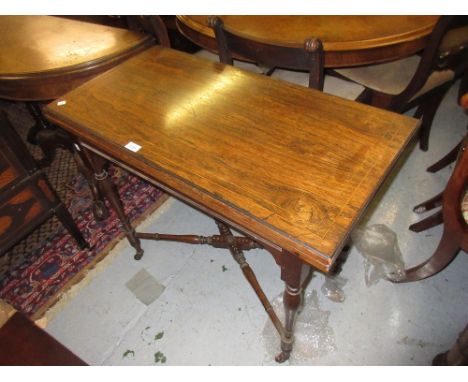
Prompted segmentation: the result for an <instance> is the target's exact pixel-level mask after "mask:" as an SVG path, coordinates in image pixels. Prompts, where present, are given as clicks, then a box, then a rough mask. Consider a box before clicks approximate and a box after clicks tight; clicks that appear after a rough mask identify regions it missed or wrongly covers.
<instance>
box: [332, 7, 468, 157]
mask: <svg viewBox="0 0 468 382" xmlns="http://www.w3.org/2000/svg"><path fill="white" fill-rule="evenodd" d="M467 68H468V25H467V18H466V17H464V16H460V17H456V16H442V17H441V18H440V19H439V21H438V23H437V24H436V26H435V27H434V30H433V31H432V33H431V35H430V37H429V41H428V43H427V46H426V48H425V49H424V51H423V52H422V55H421V56H419V55H414V56H411V57H408V58H404V59H401V60H397V61H393V62H388V63H383V64H377V65H370V66H364V67H356V68H344V69H336V70H335V71H334V73H335V75H337V76H339V77H340V78H343V79H347V80H350V81H353V82H355V83H358V84H361V85H363V86H364V87H365V90H364V91H363V92H362V93H361V95H360V96H359V97H358V98H357V100H358V101H360V102H363V103H366V104H370V105H373V106H377V107H381V108H384V109H388V110H393V111H396V112H399V113H402V112H405V111H407V110H410V109H411V108H413V107H415V106H418V108H417V110H416V113H415V117H416V118H422V125H421V131H420V148H421V149H422V150H424V151H426V150H427V149H428V145H429V132H430V128H431V125H432V120H433V118H434V116H435V113H436V111H437V108H438V106H439V104H440V102H441V101H442V99H443V97H444V95H445V93H446V91H447V90H448V88H449V87H450V85H451V84H452V83H453V81H454V80H455V79H456V78H458V77H460V76H461V75H463V73H465V72H466V69H467Z"/></svg>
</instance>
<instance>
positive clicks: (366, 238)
mask: <svg viewBox="0 0 468 382" xmlns="http://www.w3.org/2000/svg"><path fill="white" fill-rule="evenodd" d="M351 237H352V240H353V243H354V245H355V246H356V248H357V249H358V251H359V252H360V253H361V254H362V256H363V257H364V267H365V282H366V286H371V285H374V284H376V283H377V282H378V281H379V280H380V279H389V280H392V281H399V280H402V279H403V278H404V277H405V263H404V262H403V257H402V255H401V252H400V248H399V247H398V240H397V236H396V233H395V232H393V231H392V230H391V229H390V228H388V227H387V226H385V225H384V224H374V225H371V226H368V227H361V228H358V229H356V230H355V231H354V232H353V234H352V235H351Z"/></svg>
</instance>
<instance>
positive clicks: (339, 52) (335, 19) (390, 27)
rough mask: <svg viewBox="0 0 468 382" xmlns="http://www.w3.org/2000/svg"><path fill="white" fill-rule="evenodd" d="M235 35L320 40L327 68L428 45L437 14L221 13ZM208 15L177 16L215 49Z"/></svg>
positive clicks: (295, 42) (297, 42)
mask: <svg viewBox="0 0 468 382" xmlns="http://www.w3.org/2000/svg"><path fill="white" fill-rule="evenodd" d="M221 18H222V20H223V21H224V24H225V27H226V29H227V30H229V31H230V32H232V33H235V34H238V35H240V36H243V37H246V38H250V39H253V40H257V41H261V42H265V43H270V44H277V45H281V46H295V47H302V46H303V44H304V41H305V40H306V39H308V38H311V37H317V38H320V39H321V41H322V43H323V48H324V50H325V66H326V67H343V66H355V65H364V64H372V63H377V62H384V61H389V60H395V59H398V58H402V57H406V56H409V55H411V54H413V53H415V52H417V51H419V50H421V49H422V48H423V47H424V45H425V40H426V37H427V36H428V35H429V34H430V32H431V31H432V28H433V27H434V25H435V23H436V22H437V19H438V16H236V15H230V16H221ZM207 19H208V16H177V22H178V26H179V29H180V31H181V32H182V34H184V35H185V36H186V37H187V38H188V39H190V40H192V41H193V42H194V43H196V44H198V45H200V46H202V47H203V48H205V49H208V50H211V51H216V42H215V40H214V33H213V30H212V29H211V28H210V27H209V26H208V24H207Z"/></svg>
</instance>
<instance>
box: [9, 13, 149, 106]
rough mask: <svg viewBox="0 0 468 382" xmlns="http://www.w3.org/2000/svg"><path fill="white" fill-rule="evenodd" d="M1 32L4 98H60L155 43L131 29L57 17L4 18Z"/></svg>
mask: <svg viewBox="0 0 468 382" xmlns="http://www.w3.org/2000/svg"><path fill="white" fill-rule="evenodd" d="M0 35H1V36H2V37H1V38H0V51H1V52H2V54H1V55H0V85H1V86H0V88H1V89H0V97H3V98H8V99H16V100H43V99H44V100H45V99H51V98H56V97H57V96H60V95H61V94H63V92H66V91H68V90H70V89H71V88H72V87H73V86H75V85H76V84H77V82H76V81H78V77H79V81H81V82H83V81H84V80H85V79H86V78H90V77H89V76H91V75H95V74H96V73H98V72H99V71H102V70H104V69H109V67H110V66H112V65H115V64H116V63H118V62H120V61H119V60H121V59H124V58H126V57H129V56H131V55H133V54H136V53H137V52H139V51H141V50H142V49H144V48H145V47H148V46H149V45H151V38H150V37H148V36H146V35H142V34H138V33H135V32H132V31H129V30H126V29H120V28H114V27H109V26H105V25H100V24H94V23H89V22H82V21H76V20H71V19H67V18H62V17H52V16H0ZM74 81H75V82H74ZM33 83H34V84H33ZM25 84H26V85H25ZM67 84H69V85H70V86H66V85H67ZM29 85H31V86H30V87H29ZM33 85H34V86H33ZM60 93H61V94H60Z"/></svg>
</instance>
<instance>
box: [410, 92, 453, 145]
mask: <svg viewBox="0 0 468 382" xmlns="http://www.w3.org/2000/svg"><path fill="white" fill-rule="evenodd" d="M449 87H450V86H449V85H444V86H442V87H441V88H440V89H438V90H436V91H435V92H434V93H433V94H432V95H431V96H430V97H429V98H428V100H427V101H425V102H424V103H423V104H421V105H420V106H419V107H418V109H417V110H416V114H415V115H418V114H422V123H421V129H420V133H419V134H420V135H419V148H420V149H421V150H423V151H427V150H428V149H429V134H430V132H431V127H432V121H433V120H434V116H435V114H436V112H437V109H438V108H439V105H440V103H441V102H442V99H443V98H444V96H445V93H447V91H448V89H449Z"/></svg>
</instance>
